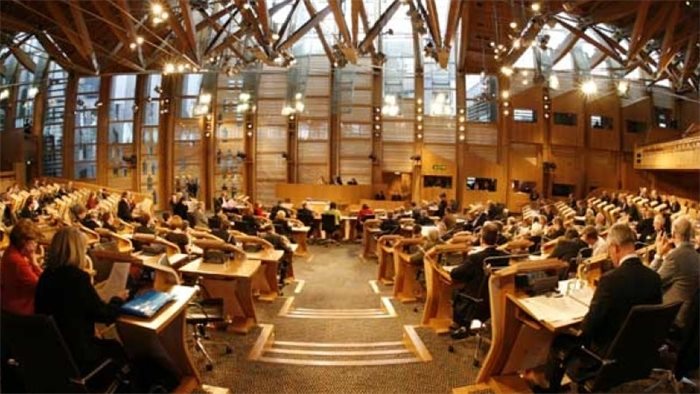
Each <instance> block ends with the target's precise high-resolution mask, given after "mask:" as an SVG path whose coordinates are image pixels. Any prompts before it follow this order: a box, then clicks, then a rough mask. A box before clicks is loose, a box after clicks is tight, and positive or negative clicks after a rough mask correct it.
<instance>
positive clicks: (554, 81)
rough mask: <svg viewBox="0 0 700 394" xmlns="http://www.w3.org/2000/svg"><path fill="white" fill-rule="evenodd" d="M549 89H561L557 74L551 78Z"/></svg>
mask: <svg viewBox="0 0 700 394" xmlns="http://www.w3.org/2000/svg"><path fill="white" fill-rule="evenodd" d="M549 88H550V89H555V90H556V89H559V77H557V76H556V74H552V75H550V76H549Z"/></svg>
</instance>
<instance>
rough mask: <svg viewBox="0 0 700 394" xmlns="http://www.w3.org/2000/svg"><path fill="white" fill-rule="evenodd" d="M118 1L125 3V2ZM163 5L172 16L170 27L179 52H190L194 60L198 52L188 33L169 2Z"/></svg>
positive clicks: (169, 21) (169, 20)
mask: <svg viewBox="0 0 700 394" xmlns="http://www.w3.org/2000/svg"><path fill="white" fill-rule="evenodd" d="M117 1H121V2H123V1H125V0H117ZM162 4H163V7H164V8H165V10H166V11H167V12H168V14H170V18H168V24H169V25H170V28H171V29H172V31H173V32H174V33H175V37H176V38H177V41H176V42H177V43H178V44H179V45H178V46H177V50H178V51H181V52H183V53H187V52H189V53H190V54H191V55H192V56H193V58H196V57H197V56H196V55H197V50H196V48H194V47H192V46H191V45H192V44H191V43H190V40H189V38H187V32H185V29H184V28H183V27H182V25H181V24H180V21H179V20H178V18H177V17H176V14H175V12H173V9H172V7H171V6H170V4H169V3H168V2H167V1H165V2H163V3H162Z"/></svg>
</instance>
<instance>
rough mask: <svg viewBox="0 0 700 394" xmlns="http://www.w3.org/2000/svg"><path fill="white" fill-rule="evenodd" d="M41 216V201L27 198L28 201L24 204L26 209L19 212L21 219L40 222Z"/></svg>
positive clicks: (30, 197) (31, 197) (23, 208)
mask: <svg viewBox="0 0 700 394" xmlns="http://www.w3.org/2000/svg"><path fill="white" fill-rule="evenodd" d="M40 214H41V206H40V205H39V200H37V199H36V198H34V196H29V197H27V201H26V202H25V203H24V207H22V210H21V211H20V212H19V217H21V218H23V219H32V220H38V218H39V215H40Z"/></svg>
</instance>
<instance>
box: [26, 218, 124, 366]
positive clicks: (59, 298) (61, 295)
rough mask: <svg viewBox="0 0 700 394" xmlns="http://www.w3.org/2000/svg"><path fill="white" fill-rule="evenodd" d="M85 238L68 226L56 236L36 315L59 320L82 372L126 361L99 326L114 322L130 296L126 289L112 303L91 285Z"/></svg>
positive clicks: (52, 243)
mask: <svg viewBox="0 0 700 394" xmlns="http://www.w3.org/2000/svg"><path fill="white" fill-rule="evenodd" d="M86 253H87V246H86V242H85V238H84V236H83V235H82V233H81V232H80V230H78V229H77V228H75V227H64V228H62V229H60V230H59V231H58V232H56V234H55V235H54V237H53V239H52V240H51V245H50V246H49V249H48V252H47V259H46V270H45V271H44V273H43V274H42V275H41V277H40V278H39V283H38V284H37V288H36V300H35V311H36V313H40V314H45V315H50V316H52V317H53V318H54V320H55V321H56V325H57V326H58V329H59V331H61V334H62V336H63V339H64V340H65V341H66V344H67V345H68V349H69V350H70V351H71V354H72V355H73V359H74V360H75V361H76V363H77V364H78V367H79V368H80V370H81V371H82V372H88V371H91V370H92V369H94V368H95V367H96V366H97V365H98V364H99V363H101V362H102V361H104V360H105V359H106V358H112V359H116V360H124V359H125V357H124V353H123V349H122V348H121V345H120V344H119V342H117V341H114V340H104V339H98V338H96V337H95V323H105V324H111V323H113V322H114V321H115V320H116V318H117V316H118V314H119V305H121V304H122V303H123V302H124V300H125V299H126V298H127V296H128V292H127V291H126V290H124V292H123V293H122V294H120V295H119V296H118V297H114V298H112V300H110V302H109V303H105V302H104V301H102V299H101V298H100V296H99V295H98V294H97V292H96V291H95V288H94V287H93V286H92V283H91V282H90V275H89V274H88V273H87V272H86V271H85V270H84V269H85V268H86V267H87V257H86Z"/></svg>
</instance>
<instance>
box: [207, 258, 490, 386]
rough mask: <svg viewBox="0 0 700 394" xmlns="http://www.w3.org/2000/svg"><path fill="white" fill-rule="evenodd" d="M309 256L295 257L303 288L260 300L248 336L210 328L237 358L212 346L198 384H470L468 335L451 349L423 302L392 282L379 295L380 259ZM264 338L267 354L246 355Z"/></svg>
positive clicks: (295, 286) (470, 343) (291, 287)
mask: <svg viewBox="0 0 700 394" xmlns="http://www.w3.org/2000/svg"><path fill="white" fill-rule="evenodd" d="M310 252H311V257H310V258H299V257H295V260H294V271H295V276H296V278H297V279H298V280H300V281H303V285H299V283H292V284H290V285H287V286H286V287H285V288H284V296H282V297H279V298H278V299H277V300H276V301H275V302H273V303H262V302H256V304H255V307H256V311H257V313H258V321H259V323H260V327H258V328H256V329H254V330H252V331H251V332H250V333H248V335H245V336H239V335H235V334H230V333H218V332H214V333H212V334H213V335H214V336H216V337H217V338H218V337H225V338H227V339H228V340H229V341H230V342H231V343H232V345H233V347H234V354H233V355H228V356H223V355H221V354H219V353H216V351H215V350H214V351H213V353H214V354H213V355H214V357H215V360H216V363H215V366H214V370H213V371H211V372H204V371H202V378H203V381H204V383H206V384H210V385H215V386H221V387H228V388H230V389H231V390H232V391H233V392H250V393H271V392H336V393H337V392H373V393H375V392H376V393H386V392H396V393H407V392H411V393H426V392H435V393H448V392H450V391H451V389H452V388H453V387H459V386H464V385H467V384H469V383H472V381H473V379H474V376H475V375H476V369H475V368H474V367H472V366H471V363H472V359H471V357H472V354H473V351H474V344H475V341H474V339H469V340H467V341H466V342H465V341H463V342H460V343H458V344H456V345H455V352H454V353H450V352H448V345H450V344H451V343H452V341H451V340H450V338H449V336H438V335H436V334H435V333H434V332H432V331H431V330H428V329H423V328H420V327H418V325H419V324H420V318H421V313H422V308H423V305H422V303H415V304H401V303H396V302H394V301H393V300H391V299H390V297H391V292H392V289H391V287H389V286H386V287H382V286H381V285H380V290H381V294H377V293H375V292H374V291H373V289H372V287H371V286H370V284H369V281H370V280H373V279H376V270H377V264H376V260H369V261H364V260H362V259H360V258H359V257H358V254H359V252H360V247H359V246H358V245H342V246H335V247H334V246H331V247H329V248H326V247H323V246H311V247H310ZM295 290H300V291H299V292H298V293H296V292H295ZM290 297H293V300H290ZM383 297H384V298H385V300H384V301H382V298H383ZM280 312H282V315H280ZM405 326H408V327H405ZM414 326H415V328H414ZM405 333H409V335H408V336H407V338H411V335H410V334H411V333H414V335H413V340H412V341H410V340H409V341H404V334H405ZM269 334H273V335H269ZM415 334H417V335H415ZM266 340H267V341H269V342H268V345H269V344H272V346H271V349H272V351H270V348H268V350H267V351H264V352H253V355H252V356H253V357H254V358H256V359H258V360H250V359H249V356H250V355H251V350H253V349H254V347H255V345H256V342H257V343H259V345H261V344H262V343H264V342H265V341H266ZM407 344H408V346H407ZM423 346H424V348H423ZM411 347H414V349H415V347H418V348H423V351H419V352H416V351H414V350H413V349H411ZM258 348H259V347H258ZM368 351H369V354H367V352H368ZM193 355H194V356H195V357H196V358H197V357H198V355H197V354H193ZM426 355H427V357H426ZM262 360H264V361H265V362H264V361H262ZM423 360H429V361H423ZM329 361H330V362H329ZM299 364H322V365H299ZM328 364H361V365H363V366H357V365H340V366H339V365H328ZM366 364H379V365H366ZM382 364H388V365H382Z"/></svg>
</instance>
